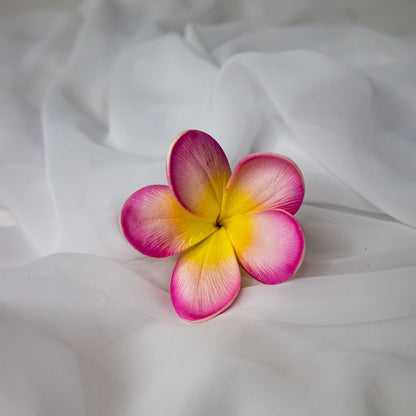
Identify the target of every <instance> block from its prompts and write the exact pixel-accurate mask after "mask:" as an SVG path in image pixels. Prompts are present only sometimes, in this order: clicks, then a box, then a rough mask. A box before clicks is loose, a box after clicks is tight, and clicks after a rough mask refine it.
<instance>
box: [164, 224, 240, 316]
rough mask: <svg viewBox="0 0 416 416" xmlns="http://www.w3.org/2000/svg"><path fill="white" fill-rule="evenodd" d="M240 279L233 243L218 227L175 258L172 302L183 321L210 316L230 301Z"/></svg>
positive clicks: (234, 295) (226, 305) (221, 309)
mask: <svg viewBox="0 0 416 416" xmlns="http://www.w3.org/2000/svg"><path fill="white" fill-rule="evenodd" d="M240 283H241V276H240V269H239V267H238V263H237V259H236V257H235V254H234V250H233V247H232V245H231V243H230V241H229V239H228V237H227V233H226V231H225V229H224V228H220V229H219V230H218V231H217V232H216V233H214V234H213V235H211V236H210V237H209V238H207V239H206V240H204V241H202V242H201V243H200V244H198V245H197V246H195V247H192V248H191V249H189V250H188V251H186V252H185V253H183V254H182V255H181V257H180V258H179V260H178V262H177V264H176V267H175V269H174V271H173V276H172V281H171V296H172V302H173V306H174V307H175V309H176V312H177V313H178V315H179V316H180V317H181V318H183V319H185V320H187V321H194V322H198V321H204V320H207V319H211V318H213V317H214V316H216V315H218V314H219V313H221V312H222V311H224V310H225V309H226V308H227V307H228V306H230V305H231V303H232V302H233V301H234V299H235V298H236V296H237V294H238V291H239V289H240Z"/></svg>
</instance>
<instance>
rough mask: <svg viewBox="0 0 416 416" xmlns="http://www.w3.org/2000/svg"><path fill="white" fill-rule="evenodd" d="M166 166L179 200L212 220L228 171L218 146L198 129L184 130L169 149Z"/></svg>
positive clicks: (215, 217)
mask: <svg viewBox="0 0 416 416" xmlns="http://www.w3.org/2000/svg"><path fill="white" fill-rule="evenodd" d="M166 170H167V177H168V181H169V184H170V186H171V188H172V190H173V193H174V194H175V197H176V199H177V200H178V201H179V202H180V204H182V206H183V207H184V208H185V209H187V210H188V211H189V212H191V213H192V214H195V215H197V216H199V217H202V218H206V219H209V220H211V221H213V222H215V221H216V219H217V218H218V215H219V212H220V209H221V203H222V198H223V193H224V189H225V186H226V184H227V182H228V179H229V178H230V175H231V169H230V165H229V163H228V160H227V157H226V156H225V153H224V151H223V150H222V149H221V146H220V145H219V144H218V143H217V142H216V141H215V140H214V139H213V138H212V137H211V136H209V135H208V134H206V133H203V132H202V131H199V130H187V131H184V132H182V133H181V134H179V136H177V138H176V139H175V141H174V142H173V143H172V145H171V147H170V149H169V153H168V160H167V167H166Z"/></svg>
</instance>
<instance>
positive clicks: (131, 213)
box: [120, 185, 218, 257]
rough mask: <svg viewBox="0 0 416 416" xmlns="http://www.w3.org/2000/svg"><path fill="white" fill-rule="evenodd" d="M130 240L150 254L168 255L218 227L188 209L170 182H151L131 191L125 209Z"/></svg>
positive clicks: (123, 220)
mask: <svg viewBox="0 0 416 416" xmlns="http://www.w3.org/2000/svg"><path fill="white" fill-rule="evenodd" d="M120 224H121V228H122V230H123V233H124V235H125V237H126V239H127V241H128V242H129V243H130V244H131V245H132V246H133V247H134V248H135V249H137V250H138V251H140V252H141V253H143V254H146V255H147V256H152V257H166V256H171V255H172V254H176V253H179V252H181V251H183V250H185V249H186V248H188V247H191V246H193V245H195V244H197V243H199V242H200V241H201V240H203V239H204V238H206V237H208V236H209V235H210V234H212V233H213V232H214V231H215V230H217V229H218V228H217V227H216V226H215V225H214V224H213V223H212V222H209V221H206V220H204V219H201V218H198V217H195V216H194V215H191V214H189V212H187V211H185V210H184V209H183V208H182V206H181V205H180V204H179V203H178V201H176V199H175V197H174V195H173V193H172V190H171V189H170V188H169V187H168V186H166V185H151V186H147V187H145V188H142V189H140V190H138V191H137V192H135V193H134V194H133V195H131V196H130V197H129V198H128V199H127V201H126V202H125V203H124V206H123V208H122V210H121V216H120Z"/></svg>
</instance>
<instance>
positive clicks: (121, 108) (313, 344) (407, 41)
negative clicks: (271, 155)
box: [0, 0, 416, 416]
mask: <svg viewBox="0 0 416 416" xmlns="http://www.w3.org/2000/svg"><path fill="white" fill-rule="evenodd" d="M0 11H1V13H2V17H1V24H2V25H1V30H0V64H1V71H0V142H1V152H0V225H1V228H0V270H1V277H0V364H1V365H0V368H1V371H0V413H1V414H2V415H13V416H14V415H19V416H20V415H22V416H23V415H25V416H26V415H35V414H39V415H42V416H48V415H51V416H52V415H54V416H55V415H59V416H66V415H68V416H74V415H86V416H87V415H88V416H95V415H97V416H98V415H100V416H107V415H108V416H110V415H111V416H113V415H117V416H130V415H190V416H193V415H213V414H215V415H230V416H233V415H253V414H256V415H276V414H286V415H290V416H292V415H302V416H303V415H306V414H307V415H331V416H332V415H334V414H336V415H348V416H350V415H354V416H360V415H363V416H364V415H365V416H368V415H374V416H380V415H395V416H396V415H399V416H401V415H408V416H413V415H414V414H415V412H416V398H415V394H414V392H415V385H416V315H415V314H416V256H415V253H416V230H415V227H416V182H415V179H416V141H415V137H416V121H415V120H416V36H415V29H416V27H415V26H414V21H415V20H414V19H415V17H416V5H415V4H414V3H413V2H411V1H405V0H402V1H399V2H393V1H392V2H388V1H372V0H367V1H364V2H359V1H355V2H340V1H338V2H333V3H331V4H329V2H325V1H316V2H306V1H300V0H299V1H295V2H291V1H278V2H273V1H267V0H264V1H259V2H252V1H244V0H240V1H228V2H226V1H223V2H220V1H214V0H210V1H202V0H201V1H179V0H177V1H169V0H166V1H152V2H148V1H133V0H114V1H109V0H101V1H93V2H92V1H91V2H82V3H81V2H75V1H74V2H64V1H59V2H51V1H49V2H48V1H39V2H34V3H31V4H29V5H28V4H25V3H24V2H11V1H9V2H5V3H3V6H2V7H0ZM187 128H196V129H201V130H204V131H206V132H208V133H209V134H211V135H212V136H213V137H215V138H216V139H217V140H218V141H219V143H220V144H221V145H222V147H223V148H224V150H225V152H226V153H227V155H228V157H229V159H230V162H231V164H232V165H233V166H234V165H235V164H236V163H237V162H238V160H239V159H240V158H241V157H243V156H245V155H246V154H248V153H253V152H277V153H283V154H286V155H288V156H289V157H291V158H293V159H294V160H295V161H296V162H297V163H298V164H299V166H300V167H301V169H302V171H303V173H304V176H305V182H306V196H305V204H304V206H303V207H302V208H301V211H300V212H299V213H298V214H297V218H298V219H299V220H300V222H301V223H302V226H303V228H304V231H305V235H306V241H307V251H306V257H305V261H304V264H303V266H302V267H301V269H300V270H299V272H298V273H297V275H296V276H295V277H294V278H293V279H292V280H290V281H289V282H287V283H284V284H281V285H277V286H265V285H261V284H259V283H257V282H256V281H254V280H253V279H251V278H250V277H248V276H243V288H242V290H241V294H240V296H239V297H238V299H237V301H236V302H235V303H234V304H233V305H232V307H231V308H230V309H229V310H227V311H226V312H225V313H224V314H222V315H221V316H219V317H217V318H215V319H214V320H212V321H209V322H206V323H203V324H199V325H190V324H186V323H184V322H183V321H181V320H180V319H179V318H178V317H177V315H176V314H175V312H174V310H173V307H172V305H171V302H170V296H169V282H170V276H171V272H172V269H173V267H174V264H175V261H176V257H175V258H167V259H151V258H146V257H144V256H142V255H141V254H140V253H138V252H136V251H135V250H134V249H132V248H131V247H130V246H129V245H128V243H127V242H126V241H125V240H124V238H123V237H122V235H121V233H120V231H119V227H118V215H119V211H120V208H121V206H122V204H123V202H124V200H125V199H126V198H127V197H128V196H129V195H130V194H131V193H132V192H134V191H135V190H137V189H139V188H140V187H143V186H145V185H149V184H155V183H166V178H165V158H166V152H167V149H168V145H169V143H170V142H171V140H172V139H173V138H174V137H175V135H176V134H177V133H178V132H180V131H182V130H184V129H187Z"/></svg>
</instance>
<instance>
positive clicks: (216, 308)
mask: <svg viewBox="0 0 416 416" xmlns="http://www.w3.org/2000/svg"><path fill="white" fill-rule="evenodd" d="M166 171H167V178H168V183H169V186H166V185H151V186H147V187H145V188H142V189H140V190H138V191H137V192H135V193H134V194H133V195H131V196H130V197H129V198H128V199H127V201H126V202H125V204H124V206H123V208H122V211H121V227H122V230H123V233H124V235H125V237H126V238H127V240H128V241H129V242H130V244H131V245H132V246H133V247H134V248H136V249H137V250H138V251H140V252H141V253H143V254H145V255H148V256H152V257H166V256H171V255H173V254H177V253H181V255H180V257H179V259H178V261H177V263H176V266H175V268H174V270H173V275H172V280H171V297H172V302H173V306H174V308H175V310H176V312H177V313H178V315H179V316H180V317H181V318H183V319H185V320H187V321H193V322H198V321H204V320H207V319H211V318H213V317H214V316H216V315H218V314H219V313H221V312H223V311H224V310H225V309H226V308H228V306H230V305H231V303H232V302H233V301H234V299H235V298H236V297H237V295H238V292H239V290H240V283H241V275H240V268H239V265H241V267H242V268H243V269H244V270H245V271H246V272H247V273H248V274H250V275H251V276H252V277H254V278H255V279H257V280H259V281H260V282H263V283H266V284H277V283H282V282H284V281H286V280H288V279H290V278H291V277H292V276H293V274H294V273H295V272H296V270H297V269H298V267H299V265H300V264H301V262H302V260H303V254H304V249H305V240H304V236H303V232H302V229H301V227H300V225H299V223H298V221H297V220H296V219H295V218H294V217H293V215H294V214H295V213H296V212H297V211H298V209H299V207H300V205H301V203H302V200H303V196H304V183H303V178H302V174H301V172H300V170H299V169H298V167H297V166H296V165H295V164H294V163H293V162H292V161H291V160H290V159H288V158H286V157H284V156H280V155H277V154H273V153H257V154H252V155H249V156H247V157H245V158H243V159H242V160H241V161H240V162H239V163H238V164H237V166H236V168H235V170H234V172H233V173H232V174H231V169H230V165H229V163H228V160H227V157H226V156H225V154H224V151H223V150H222V148H221V147H220V145H219V144H218V143H217V142H216V141H215V140H214V139H213V138H212V137H211V136H209V135H208V134H206V133H203V132H201V131H198V130H187V131H184V132H182V133H181V134H179V135H178V136H177V137H176V139H175V140H174V141H173V143H172V144H171V146H170V149H169V152H168V158H167V166H166Z"/></svg>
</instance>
